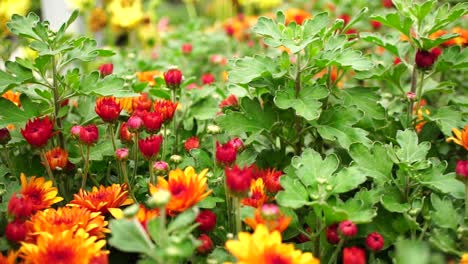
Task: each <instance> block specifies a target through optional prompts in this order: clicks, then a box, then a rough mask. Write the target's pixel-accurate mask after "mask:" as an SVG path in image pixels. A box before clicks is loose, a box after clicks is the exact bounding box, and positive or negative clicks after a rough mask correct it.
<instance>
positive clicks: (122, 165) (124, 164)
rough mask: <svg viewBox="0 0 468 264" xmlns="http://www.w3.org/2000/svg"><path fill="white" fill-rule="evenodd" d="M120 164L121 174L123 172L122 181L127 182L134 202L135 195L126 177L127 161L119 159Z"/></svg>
mask: <svg viewBox="0 0 468 264" xmlns="http://www.w3.org/2000/svg"><path fill="white" fill-rule="evenodd" d="M120 166H121V169H122V174H123V177H124V181H125V183H126V184H127V187H128V192H129V193H130V195H131V196H132V199H133V201H135V202H136V198H135V195H134V193H133V189H132V186H131V184H130V180H129V179H128V173H127V163H126V162H125V161H121V162H120Z"/></svg>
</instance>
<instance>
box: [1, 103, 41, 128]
mask: <svg viewBox="0 0 468 264" xmlns="http://www.w3.org/2000/svg"><path fill="white" fill-rule="evenodd" d="M21 103H22V104H23V109H20V108H18V106H16V105H15V104H13V103H12V102H11V101H9V100H7V99H5V98H1V97H0V109H2V110H1V111H0V127H6V126H7V125H10V124H16V125H20V126H23V125H24V123H26V122H27V121H28V120H29V119H31V118H33V117H36V116H40V115H41V112H40V110H41V109H43V106H42V105H40V104H36V103H33V102H32V101H31V100H30V99H29V98H28V97H27V96H24V95H23V96H21Z"/></svg>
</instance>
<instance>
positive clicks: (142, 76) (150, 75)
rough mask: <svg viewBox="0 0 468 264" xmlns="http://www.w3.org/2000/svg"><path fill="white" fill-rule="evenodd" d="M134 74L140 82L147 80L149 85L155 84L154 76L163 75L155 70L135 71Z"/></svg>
mask: <svg viewBox="0 0 468 264" xmlns="http://www.w3.org/2000/svg"><path fill="white" fill-rule="evenodd" d="M136 75H137V77H138V80H139V81H140V82H147V83H148V84H149V85H150V86H154V85H155V84H156V82H155V81H154V78H155V77H163V73H162V72H160V71H157V70H154V71H144V72H137V73H136Z"/></svg>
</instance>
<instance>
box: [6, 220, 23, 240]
mask: <svg viewBox="0 0 468 264" xmlns="http://www.w3.org/2000/svg"><path fill="white" fill-rule="evenodd" d="M26 234H27V228H26V222H23V221H19V220H14V221H13V222H10V223H8V225H7V226H6V228H5V236H6V238H7V239H8V240H10V241H11V242H21V241H24V239H25V238H26Z"/></svg>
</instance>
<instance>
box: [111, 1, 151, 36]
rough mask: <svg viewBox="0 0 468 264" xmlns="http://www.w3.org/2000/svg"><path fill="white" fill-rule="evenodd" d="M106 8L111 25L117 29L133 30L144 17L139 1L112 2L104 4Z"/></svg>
mask: <svg viewBox="0 0 468 264" xmlns="http://www.w3.org/2000/svg"><path fill="white" fill-rule="evenodd" d="M106 7H107V10H108V12H109V13H110V15H111V20H110V22H111V24H112V25H113V26H115V27H117V28H123V29H126V30H128V29H133V28H135V27H136V26H138V25H139V24H140V22H141V21H142V19H143V17H144V12H143V3H142V1H141V0H132V1H120V0H112V1H109V2H107V3H106Z"/></svg>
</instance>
